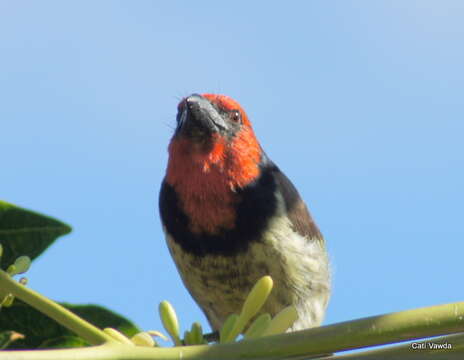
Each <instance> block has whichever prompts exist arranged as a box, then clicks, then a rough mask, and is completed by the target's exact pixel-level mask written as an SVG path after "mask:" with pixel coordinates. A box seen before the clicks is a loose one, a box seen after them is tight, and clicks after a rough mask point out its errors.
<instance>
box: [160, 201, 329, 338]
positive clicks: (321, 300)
mask: <svg viewBox="0 0 464 360" xmlns="http://www.w3.org/2000/svg"><path fill="white" fill-rule="evenodd" d="M272 198H273V199H274V200H275V202H273V201H271V197H270V198H269V199H268V205H269V206H270V207H273V212H274V215H272V216H269V217H268V219H267V221H266V226H264V227H262V229H261V231H260V232H259V233H256V235H255V238H254V240H253V241H250V242H249V243H248V244H247V246H246V249H241V250H240V251H233V252H222V253H221V252H216V253H215V252H214V251H213V252H207V253H199V254H195V253H193V252H190V251H188V250H186V249H185V247H183V246H182V245H181V244H180V243H179V241H176V240H174V238H173V235H172V234H170V232H169V230H168V229H165V230H166V235H167V243H168V246H169V249H170V252H171V254H172V256H173V258H174V260H175V263H176V265H177V268H178V270H179V273H180V275H181V277H182V279H183V281H184V283H185V285H186V287H187V288H188V290H189V291H190V293H191V294H192V296H193V297H194V299H195V300H196V301H197V303H198V304H199V305H200V306H201V308H202V309H203V311H204V312H205V313H206V315H207V317H208V319H209V321H210V323H211V325H212V327H213V328H215V329H218V328H220V326H221V325H222V323H223V322H224V320H225V319H226V317H227V316H228V315H230V314H231V313H238V312H239V311H240V309H241V306H242V304H243V302H244V300H245V298H246V296H247V294H248V292H249V291H250V289H251V288H252V286H253V285H254V284H255V283H256V281H257V280H258V279H259V278H260V277H262V276H264V275H270V276H271V277H272V278H273V280H274V283H275V287H274V290H273V292H272V294H271V296H270V298H269V300H268V302H267V303H266V305H265V307H264V311H265V312H269V313H271V314H272V315H274V314H276V313H277V312H278V311H280V310H281V309H283V308H284V307H285V306H288V305H295V306H296V308H297V310H298V312H299V314H300V320H299V321H298V322H297V323H296V324H295V326H294V329H300V328H307V327H311V326H314V325H317V324H319V323H320V321H321V320H322V317H323V313H324V310H325V306H326V304H327V300H328V295H329V270H328V260H327V256H326V252H325V249H324V246H323V244H322V242H320V241H309V239H307V238H305V237H303V236H301V235H299V234H298V233H296V232H295V231H294V230H293V229H292V226H291V223H290V221H289V219H288V217H287V216H286V214H285V209H284V206H283V201H282V199H279V196H277V195H275V194H272ZM255 216H259V213H257V214H255ZM245 230H246V229H243V232H244V233H246V231H245ZM216 240H219V239H216ZM220 240H222V241H227V240H230V241H233V239H232V238H231V239H227V238H223V239H220ZM197 241H201V237H199V238H197Z"/></svg>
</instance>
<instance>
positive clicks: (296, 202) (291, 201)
mask: <svg viewBox="0 0 464 360" xmlns="http://www.w3.org/2000/svg"><path fill="white" fill-rule="evenodd" d="M274 177H275V179H276V184H277V186H278V187H279V188H280V191H281V194H282V196H283V198H284V201H285V206H286V208H287V214H288V217H289V219H290V221H291V223H292V225H293V229H294V230H295V231H296V232H297V233H298V234H300V235H302V236H305V237H307V238H309V239H320V240H322V239H323V236H322V234H321V232H320V231H319V228H318V227H317V225H316V223H315V222H314V220H313V218H312V217H311V214H310V213H309V210H308V208H307V206H306V204H305V203H304V201H303V200H302V199H301V197H300V194H299V193H298V191H297V189H296V188H295V186H293V184H292V182H291V181H290V180H289V179H288V178H287V177H286V176H285V174H284V173H283V172H281V171H280V169H279V168H278V167H277V166H275V169H274Z"/></svg>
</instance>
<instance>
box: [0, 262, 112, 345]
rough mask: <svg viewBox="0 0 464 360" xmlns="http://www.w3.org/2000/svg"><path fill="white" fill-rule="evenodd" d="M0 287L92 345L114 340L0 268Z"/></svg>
mask: <svg viewBox="0 0 464 360" xmlns="http://www.w3.org/2000/svg"><path fill="white" fill-rule="evenodd" d="M0 289H2V292H6V293H11V294H13V295H14V296H15V297H17V298H18V299H21V300H22V301H24V302H25V303H27V304H29V305H31V306H32V307H33V308H35V309H37V310H39V311H40V312H42V313H44V314H45V315H47V316H48V317H50V318H52V319H53V320H55V321H56V322H58V323H59V324H61V325H63V326H64V327H66V328H68V329H69V330H71V331H73V332H75V333H76V334H77V335H79V336H80V337H82V338H83V339H84V340H86V341H88V342H89V343H90V344H92V345H100V344H103V343H105V342H108V341H114V340H113V339H112V338H111V337H110V336H109V335H107V334H105V333H104V332H103V331H101V330H100V329H98V328H97V327H95V326H93V325H92V324H90V323H89V322H87V321H85V320H84V319H82V318H80V317H79V316H77V315H75V314H74V313H72V312H71V311H69V310H68V309H66V308H64V307H63V306H61V305H59V304H57V303H56V302H54V301H52V300H50V299H47V298H46V297H45V296H42V295H40V294H39V293H37V292H35V291H34V290H31V289H29V288H27V287H25V286H24V285H22V284H20V283H18V282H17V281H15V280H14V279H12V278H11V277H10V276H9V275H8V274H7V273H6V272H4V271H1V270H0Z"/></svg>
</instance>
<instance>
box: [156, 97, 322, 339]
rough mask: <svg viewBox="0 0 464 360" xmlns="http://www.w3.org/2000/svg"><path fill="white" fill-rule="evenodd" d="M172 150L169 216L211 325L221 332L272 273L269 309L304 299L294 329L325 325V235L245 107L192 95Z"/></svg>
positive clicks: (163, 209)
mask: <svg viewBox="0 0 464 360" xmlns="http://www.w3.org/2000/svg"><path fill="white" fill-rule="evenodd" d="M285 121H287V120H285ZM282 125H283V124H282ZM168 151H169V161H168V165H167V171H166V176H165V178H164V180H163V183H162V186H161V191H160V197H159V206H160V215H161V221H162V224H163V229H164V232H165V234H166V241H167V244H168V247H169V250H170V252H171V255H172V257H173V259H174V261H175V263H176V266H177V269H178V270H179V273H180V275H181V277H182V280H183V282H184V284H185V286H186V287H187V289H188V290H189V292H190V294H191V295H192V297H193V298H194V299H195V301H196V302H197V303H198V305H199V306H200V307H201V309H202V310H203V312H204V313H205V314H206V317H207V318H208V320H209V323H210V325H211V327H212V328H213V329H214V330H219V329H220V328H221V326H222V324H223V323H224V321H225V319H226V318H227V316H228V315H230V314H232V313H239V312H240V309H241V306H242V305H243V302H244V300H245V298H246V296H247V295H248V293H249V291H250V290H251V288H252V286H253V285H254V284H255V283H256V281H257V280H258V279H259V278H260V277H262V276H264V275H270V276H271V277H272V278H273V280H274V289H273V291H272V293H271V295H270V297H269V299H268V300H267V302H266V304H265V306H264V308H263V311H264V312H269V313H270V314H271V315H275V314H276V313H277V312H279V311H280V310H281V309H283V308H284V307H286V306H288V305H294V306H295V308H296V309H297V312H298V316H299V319H298V320H297V321H296V323H295V324H294V325H293V327H292V329H291V330H299V329H304V328H309V327H313V326H317V325H319V324H320V323H321V321H322V319H323V317H324V313H325V309H326V306H327V302H328V299H329V296H330V272H329V264H328V256H327V252H326V250H325V244H324V239H323V237H322V235H321V233H320V231H319V229H318V227H317V226H316V224H315V223H314V221H313V220H312V218H311V216H310V214H309V212H308V209H307V207H306V205H305V203H304V202H303V200H302V199H301V198H300V196H299V194H298V192H297V190H296V189H295V187H294V186H293V184H292V183H291V182H290V180H289V179H288V178H287V177H286V176H285V175H284V174H283V173H282V172H281V171H280V170H279V168H278V167H277V166H276V165H275V164H274V163H273V162H272V161H271V160H270V159H269V158H268V157H267V156H266V154H265V153H264V151H263V150H262V148H261V146H260V144H259V142H258V140H257V138H256V136H255V134H254V131H253V129H252V126H251V123H250V121H249V119H248V117H247V115H246V113H245V112H244V110H243V109H242V108H241V106H240V105H239V104H238V103H237V102H236V101H234V100H233V99H231V98H230V97H227V96H224V95H214V94H203V95H198V94H193V95H190V96H188V97H186V98H184V99H183V100H182V101H181V102H180V103H179V105H178V113H177V128H176V130H175V133H174V135H173V137H172V140H171V142H170V144H169V150H168ZM301 163H302V164H303V163H304V162H301Z"/></svg>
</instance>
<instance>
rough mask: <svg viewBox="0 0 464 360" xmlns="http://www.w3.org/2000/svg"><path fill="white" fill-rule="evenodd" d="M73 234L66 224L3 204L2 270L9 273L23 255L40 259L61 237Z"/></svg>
mask: <svg viewBox="0 0 464 360" xmlns="http://www.w3.org/2000/svg"><path fill="white" fill-rule="evenodd" d="M69 232H71V227H70V226H69V225H66V224H65V223H63V222H61V221H58V220H56V219H53V218H51V217H49V216H45V215H42V214H39V213H36V212H33V211H30V210H26V209H23V208H20V207H18V206H15V205H13V204H10V203H7V202H5V201H1V200H0V244H2V246H3V256H2V259H1V262H0V264H1V268H2V269H6V268H7V267H8V266H9V265H11V264H13V262H14V261H15V259H16V258H17V257H19V256H21V255H27V256H29V257H30V258H31V260H33V259H35V258H36V257H37V256H39V255H40V254H41V253H42V252H43V251H44V250H45V249H46V248H47V247H49V246H50V245H51V244H52V243H53V242H54V241H55V240H56V238H57V237H59V236H61V235H64V234H68V233H69Z"/></svg>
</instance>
